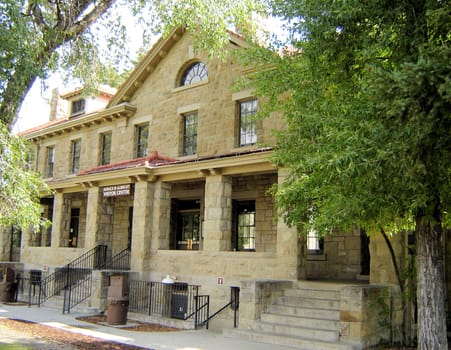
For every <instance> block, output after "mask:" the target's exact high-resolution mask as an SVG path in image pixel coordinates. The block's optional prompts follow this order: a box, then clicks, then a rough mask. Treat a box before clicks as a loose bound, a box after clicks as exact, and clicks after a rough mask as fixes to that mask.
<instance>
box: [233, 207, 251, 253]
mask: <svg viewBox="0 0 451 350" xmlns="http://www.w3.org/2000/svg"><path fill="white" fill-rule="evenodd" d="M234 212H235V214H234V216H235V217H234V220H235V240H234V241H235V242H234V248H235V250H238V251H243V250H244V251H255V201H253V200H252V201H236V202H235V203H234Z"/></svg>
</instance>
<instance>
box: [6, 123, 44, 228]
mask: <svg viewBox="0 0 451 350" xmlns="http://www.w3.org/2000/svg"><path fill="white" fill-rule="evenodd" d="M27 156H28V152H27V147H26V145H25V144H24V142H23V140H22V139H21V138H20V137H18V136H14V135H11V134H10V133H9V132H8V130H7V129H6V128H5V127H4V126H3V125H2V124H0V201H1V206H0V226H10V225H17V226H19V227H20V228H21V229H22V230H26V229H28V228H30V227H32V228H33V229H35V230H37V229H39V226H40V225H42V224H46V221H44V220H43V219H42V218H41V213H40V205H39V199H40V194H41V193H46V192H47V193H48V192H49V188H48V186H47V185H46V184H45V182H44V181H43V180H42V178H41V176H40V174H38V173H36V172H34V171H31V170H29V164H28V161H27Z"/></svg>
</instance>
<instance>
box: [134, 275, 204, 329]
mask: <svg viewBox="0 0 451 350" xmlns="http://www.w3.org/2000/svg"><path fill="white" fill-rule="evenodd" d="M129 293H130V294H129V298H130V301H129V306H128V310H129V311H131V312H137V313H144V314H147V315H158V316H162V317H170V318H177V319H181V320H188V319H191V318H193V319H194V325H195V328H196V329H197V327H200V326H203V325H205V324H206V323H205V320H206V319H208V312H209V296H208V295H199V286H195V285H189V284H187V283H177V282H176V283H173V284H165V283H162V282H148V281H134V280H132V281H130V282H129Z"/></svg>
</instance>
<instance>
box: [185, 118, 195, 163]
mask: <svg viewBox="0 0 451 350" xmlns="http://www.w3.org/2000/svg"><path fill="white" fill-rule="evenodd" d="M196 152H197V112H193V113H189V114H185V115H183V155H184V156H188V155H192V154H196Z"/></svg>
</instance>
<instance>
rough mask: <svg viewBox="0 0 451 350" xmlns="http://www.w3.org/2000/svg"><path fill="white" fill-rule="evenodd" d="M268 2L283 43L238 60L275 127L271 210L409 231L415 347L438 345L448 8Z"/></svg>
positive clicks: (446, 170)
mask: <svg viewBox="0 0 451 350" xmlns="http://www.w3.org/2000/svg"><path fill="white" fill-rule="evenodd" d="M271 5H272V9H273V11H274V13H275V14H276V15H277V16H281V17H283V18H284V19H285V20H286V21H287V22H288V23H289V24H288V29H289V31H290V34H291V36H290V38H291V41H290V43H289V44H290V46H287V47H285V49H284V50H282V51H283V53H282V55H280V54H278V53H277V50H273V51H267V50H264V49H261V48H258V47H257V48H255V49H254V50H253V52H249V53H246V54H245V58H244V59H245V62H247V63H248V64H249V65H253V66H255V65H256V64H257V65H259V66H260V67H261V68H262V69H261V70H257V71H256V73H255V74H254V75H253V76H250V77H249V80H250V83H251V84H253V85H254V86H255V87H256V91H257V93H258V94H259V95H261V96H266V98H268V99H269V103H267V104H265V106H266V108H265V109H264V110H263V114H268V113H271V112H275V111H281V112H282V113H283V115H284V117H285V120H286V130H283V131H281V132H280V133H279V137H278V143H277V146H276V149H275V153H274V157H273V160H274V161H275V162H276V163H277V164H278V165H280V166H283V167H287V168H288V169H289V175H288V177H287V179H286V181H285V182H284V183H282V184H281V185H280V186H278V187H277V189H276V190H275V195H276V200H277V204H278V207H279V208H281V209H282V210H283V213H284V217H285V220H286V221H287V222H288V223H289V224H291V225H294V226H296V227H298V228H299V230H300V231H301V232H308V230H309V229H312V228H313V229H315V230H316V231H317V232H319V233H322V234H329V233H333V232H334V230H335V229H336V228H345V229H346V228H350V227H352V226H355V225H358V226H360V227H364V228H366V229H367V232H374V231H379V230H385V231H388V232H398V231H400V230H401V229H412V230H414V231H415V237H416V241H417V247H416V249H417V271H418V275H417V283H418V306H419V317H418V318H419V327H418V341H419V348H420V349H445V348H446V324H445V319H446V317H445V311H444V281H443V248H442V231H443V227H447V226H448V227H449V210H450V204H451V203H450V198H451V191H450V185H451V162H450V161H451V153H450V151H451V133H450V124H451V117H450V111H451V85H450V81H451V80H450V77H451V74H450V73H451V65H450V62H451V46H450V44H451V31H450V29H451V16H450V14H451V13H450V11H451V10H450V9H451V6H450V3H449V1H428V0H424V1H408V0H399V1H378V2H360V1H320V0H293V1H279V0H273V1H271ZM276 49H278V48H276ZM279 51H280V50H279ZM256 62H257V63H256ZM431 285H434V288H432V289H431V288H430V286H431ZM431 300H433V302H431ZM432 305H434V307H432Z"/></svg>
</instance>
